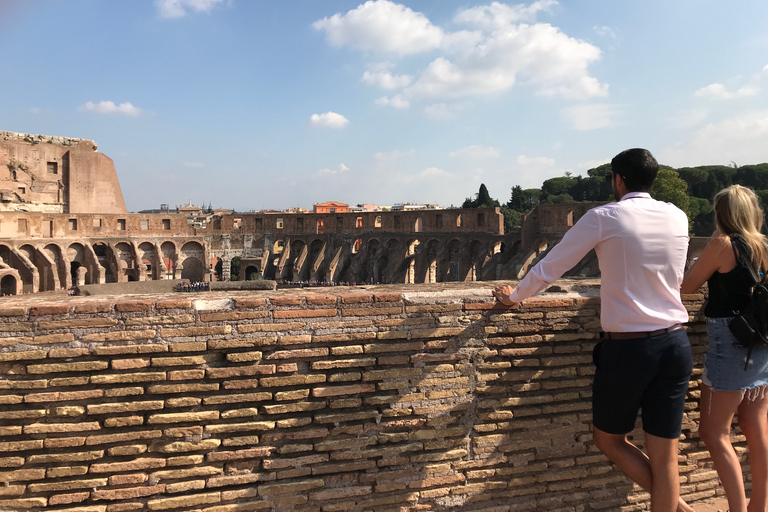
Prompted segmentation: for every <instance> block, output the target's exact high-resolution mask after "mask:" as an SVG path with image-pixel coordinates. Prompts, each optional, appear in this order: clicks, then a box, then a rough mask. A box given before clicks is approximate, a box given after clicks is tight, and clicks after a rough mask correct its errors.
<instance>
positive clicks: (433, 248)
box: [424, 238, 440, 283]
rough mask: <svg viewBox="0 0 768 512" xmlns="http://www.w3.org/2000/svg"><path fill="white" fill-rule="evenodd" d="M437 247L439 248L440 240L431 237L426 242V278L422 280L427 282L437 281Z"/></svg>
mask: <svg viewBox="0 0 768 512" xmlns="http://www.w3.org/2000/svg"><path fill="white" fill-rule="evenodd" d="M439 248H440V240H437V239H435V238H433V239H431V240H429V241H428V242H427V250H426V258H427V275H426V279H425V280H424V281H425V282H427V283H436V282H438V277H439V275H438V268H437V257H438V251H439Z"/></svg>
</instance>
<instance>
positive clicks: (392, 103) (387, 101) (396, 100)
mask: <svg viewBox="0 0 768 512" xmlns="http://www.w3.org/2000/svg"><path fill="white" fill-rule="evenodd" d="M375 103H376V104H377V105H379V106H382V107H392V108H396V109H398V110H404V109H407V108H410V107H411V103H410V102H409V101H407V100H404V99H403V97H402V96H401V95H400V94H398V95H396V96H393V97H391V98H387V97H386V96H382V97H381V98H378V99H377V100H376V102H375Z"/></svg>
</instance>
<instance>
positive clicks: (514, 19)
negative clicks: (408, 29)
mask: <svg viewBox="0 0 768 512" xmlns="http://www.w3.org/2000/svg"><path fill="white" fill-rule="evenodd" d="M556 5H557V1H556V0H540V1H538V2H534V3H532V4H531V5H529V6H527V5H523V4H518V5H506V4H502V3H499V2H493V3H491V4H490V5H480V6H477V7H470V8H469V9H465V10H463V11H461V12H460V13H458V14H457V15H456V16H455V17H454V21H455V22H457V23H462V24H466V25H472V26H475V27H476V28H479V29H482V30H484V31H489V32H490V31H495V30H504V29H505V28H506V27H507V26H509V25H511V24H515V23H527V22H531V21H535V19H536V14H538V13H539V12H541V11H551V9H552V8H553V7H555V6H556Z"/></svg>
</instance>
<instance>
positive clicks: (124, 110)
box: [83, 101, 141, 117]
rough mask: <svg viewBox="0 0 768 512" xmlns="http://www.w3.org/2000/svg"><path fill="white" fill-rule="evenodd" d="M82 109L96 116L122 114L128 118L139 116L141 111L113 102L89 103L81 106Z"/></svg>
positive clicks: (127, 104) (129, 105)
mask: <svg viewBox="0 0 768 512" xmlns="http://www.w3.org/2000/svg"><path fill="white" fill-rule="evenodd" d="M83 109H84V110H86V111H87V112H96V113H97V114H122V115H125V116H130V117H136V116H139V115H141V109H140V108H139V107H134V106H133V105H132V104H130V103H128V102H125V103H121V104H119V105H116V104H115V103H114V102H113V101H100V102H99V103H94V102H92V101H89V102H87V103H86V104H85V105H83Z"/></svg>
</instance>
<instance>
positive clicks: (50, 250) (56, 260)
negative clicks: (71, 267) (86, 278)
mask: <svg viewBox="0 0 768 512" xmlns="http://www.w3.org/2000/svg"><path fill="white" fill-rule="evenodd" d="M43 252H45V254H47V255H48V257H49V258H51V261H53V264H54V267H55V272H56V275H57V276H58V277H59V286H61V287H62V288H65V287H66V286H67V275H68V274H69V272H68V269H67V267H66V264H65V263H64V256H63V253H62V251H61V247H59V246H58V245H57V244H55V243H50V244H48V245H46V246H45V247H44V248H43Z"/></svg>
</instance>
